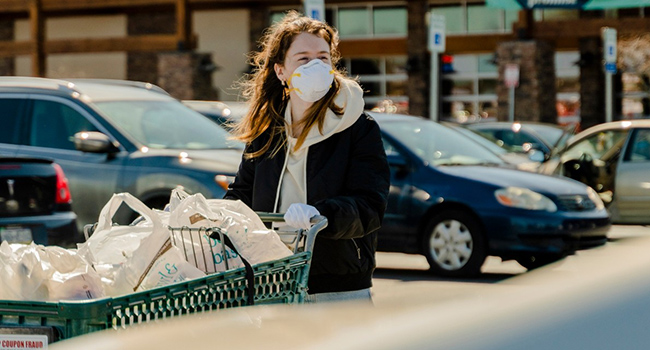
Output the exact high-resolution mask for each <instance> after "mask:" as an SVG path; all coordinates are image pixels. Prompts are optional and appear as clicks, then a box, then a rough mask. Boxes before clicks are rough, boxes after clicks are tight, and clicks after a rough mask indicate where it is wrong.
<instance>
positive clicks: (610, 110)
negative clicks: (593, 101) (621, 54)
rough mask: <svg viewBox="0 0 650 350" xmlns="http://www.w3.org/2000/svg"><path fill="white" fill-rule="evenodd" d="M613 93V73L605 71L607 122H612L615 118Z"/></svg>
mask: <svg viewBox="0 0 650 350" xmlns="http://www.w3.org/2000/svg"><path fill="white" fill-rule="evenodd" d="M612 95H613V86H612V73H611V72H605V122H611V121H612V120H613V118H612V117H613V114H614V103H613V99H612V97H613V96H612Z"/></svg>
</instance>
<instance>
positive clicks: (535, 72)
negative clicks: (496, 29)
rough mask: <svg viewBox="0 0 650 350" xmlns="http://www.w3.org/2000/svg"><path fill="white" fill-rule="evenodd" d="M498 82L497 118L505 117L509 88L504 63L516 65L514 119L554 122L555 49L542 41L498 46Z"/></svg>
mask: <svg viewBox="0 0 650 350" xmlns="http://www.w3.org/2000/svg"><path fill="white" fill-rule="evenodd" d="M497 59H498V65H499V84H498V86H497V99H498V107H497V119H498V120H508V117H509V116H508V114H509V106H510V102H509V88H507V87H506V86H505V79H504V76H505V70H506V69H505V68H506V65H507V64H510V63H514V64H517V65H519V86H518V87H516V88H515V113H514V119H515V120H521V121H536V122H545V123H553V124H555V123H557V110H556V107H555V104H556V99H555V51H554V48H553V47H552V46H551V45H550V44H548V43H546V42H543V41H534V40H522V41H510V42H504V43H501V44H499V46H498V47H497Z"/></svg>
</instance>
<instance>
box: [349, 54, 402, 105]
mask: <svg viewBox="0 0 650 350" xmlns="http://www.w3.org/2000/svg"><path fill="white" fill-rule="evenodd" d="M341 63H342V65H343V66H344V67H343V68H345V70H346V71H347V72H348V73H349V75H350V76H352V77H358V78H359V83H360V85H361V87H362V88H363V90H364V100H365V102H366V108H367V109H372V108H375V107H377V106H385V105H386V104H390V105H394V106H395V108H399V110H397V109H395V110H392V111H391V112H400V113H402V112H406V106H407V101H408V98H407V96H406V82H407V80H408V74H407V72H406V56H386V57H374V58H343V59H342V60H341Z"/></svg>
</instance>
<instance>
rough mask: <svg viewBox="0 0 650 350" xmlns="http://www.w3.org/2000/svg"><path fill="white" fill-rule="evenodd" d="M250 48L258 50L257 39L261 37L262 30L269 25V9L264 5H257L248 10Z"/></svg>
mask: <svg viewBox="0 0 650 350" xmlns="http://www.w3.org/2000/svg"><path fill="white" fill-rule="evenodd" d="M248 18H249V31H248V37H249V41H250V50H251V51H259V50H260V47H259V41H260V39H261V38H262V34H263V33H264V30H266V28H268V27H269V25H270V23H269V22H270V20H269V18H270V11H269V8H268V7H266V6H261V5H258V6H257V7H255V8H254V9H253V8H251V9H250V10H249V11H248Z"/></svg>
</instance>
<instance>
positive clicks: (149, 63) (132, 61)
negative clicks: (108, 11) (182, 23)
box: [126, 11, 176, 84]
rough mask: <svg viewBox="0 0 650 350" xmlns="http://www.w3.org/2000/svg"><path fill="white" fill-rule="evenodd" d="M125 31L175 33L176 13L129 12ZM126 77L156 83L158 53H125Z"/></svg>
mask: <svg viewBox="0 0 650 350" xmlns="http://www.w3.org/2000/svg"><path fill="white" fill-rule="evenodd" d="M127 33H128V35H129V36H136V35H147V34H174V33H176V15H175V13H174V12H173V11H170V12H137V13H129V15H128V29H127ZM126 77H127V79H129V80H137V81H144V82H149V83H154V84H156V83H157V82H158V53H157V52H129V53H128V54H127V68H126Z"/></svg>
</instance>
